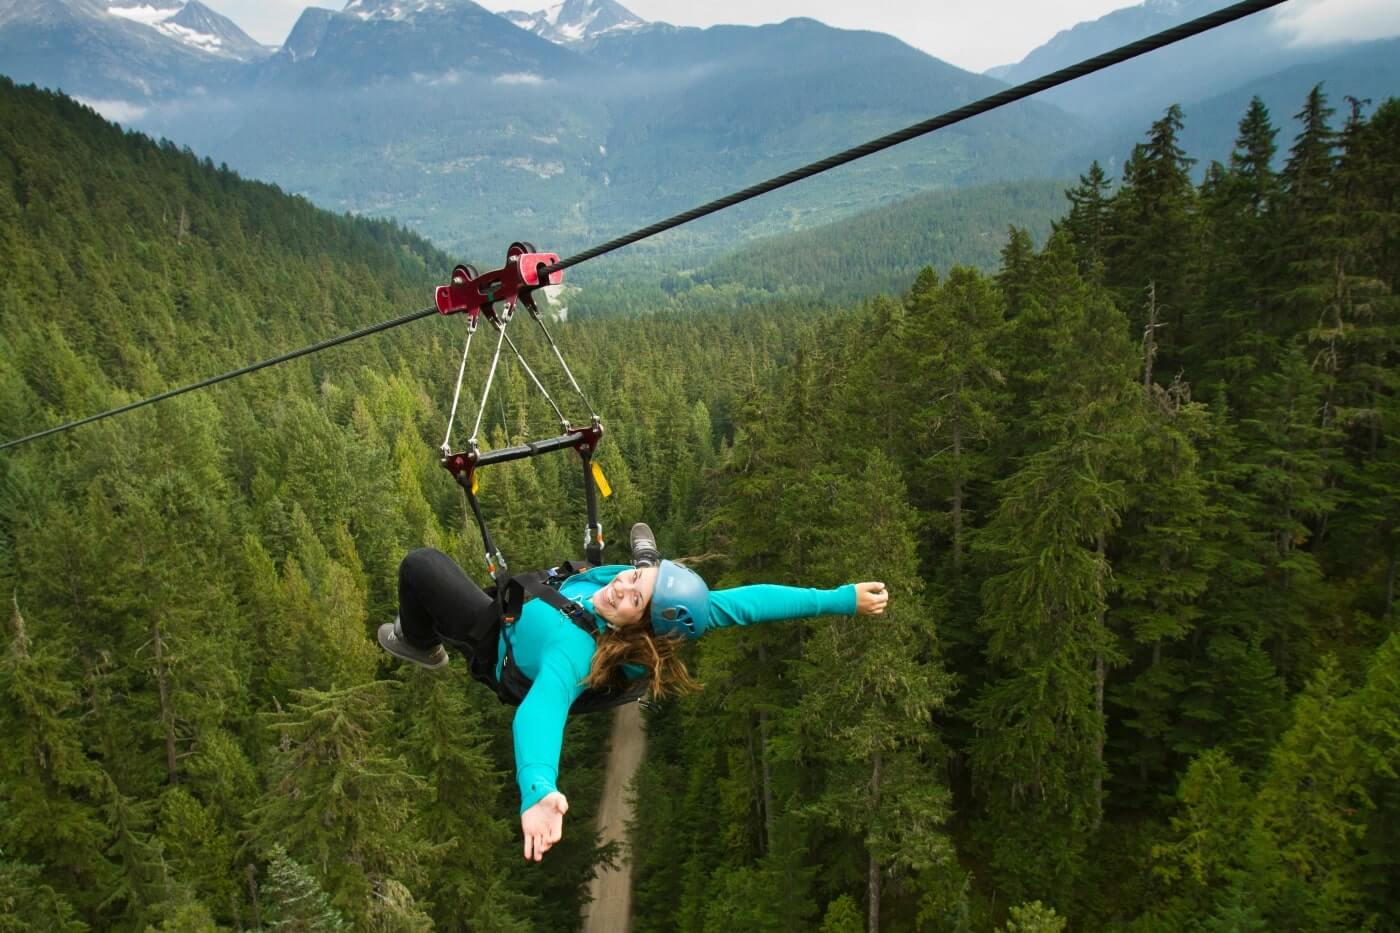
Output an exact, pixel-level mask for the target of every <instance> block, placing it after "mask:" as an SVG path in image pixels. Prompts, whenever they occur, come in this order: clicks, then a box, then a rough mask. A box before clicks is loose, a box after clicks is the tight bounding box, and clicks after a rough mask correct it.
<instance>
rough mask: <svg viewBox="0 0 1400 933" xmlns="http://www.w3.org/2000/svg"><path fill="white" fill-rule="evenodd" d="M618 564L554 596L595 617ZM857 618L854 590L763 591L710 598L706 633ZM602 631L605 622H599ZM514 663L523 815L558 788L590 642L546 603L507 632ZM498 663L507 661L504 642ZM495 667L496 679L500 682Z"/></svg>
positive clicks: (533, 606)
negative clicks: (523, 685) (524, 683)
mask: <svg viewBox="0 0 1400 933" xmlns="http://www.w3.org/2000/svg"><path fill="white" fill-rule="evenodd" d="M630 569H631V568H630V567H627V566H625V565H622V564H613V565H609V566H606V567H596V568H594V569H593V570H590V571H588V572H587V573H581V574H578V575H576V576H573V577H570V578H569V579H568V580H565V581H564V585H563V586H562V587H560V588H559V592H560V593H561V594H563V595H564V596H565V597H567V598H569V599H572V600H574V601H575V602H577V603H579V604H580V605H581V606H583V607H584V608H585V609H587V610H588V611H589V612H592V611H593V604H592V596H593V594H594V593H596V592H597V591H598V590H600V589H602V588H603V587H605V586H607V585H608V584H609V583H611V582H612V579H613V577H615V576H617V575H618V574H619V573H621V572H622V571H624V570H630ZM855 611H856V588H855V586H854V585H852V584H847V585H845V586H842V587H838V588H836V589H834V590H813V589H805V588H803V587H795V586H776V585H773V584H760V585H757V586H737V587H734V588H733V589H728V590H713V591H712V592H711V593H710V626H709V627H710V628H711V629H714V628H728V627H729V626H733V625H754V624H757V623H761V622H780V621H783V620H785V619H801V618H805V617H807V616H819V615H850V614H852V613H854V612H855ZM598 629H599V631H602V629H603V623H602V621H601V620H599V621H598ZM510 643H511V648H512V649H513V651H514V653H515V663H516V664H517V665H518V666H519V667H520V670H521V671H522V672H523V673H524V674H525V676H527V677H529V678H530V679H531V680H532V681H534V686H532V687H531V688H530V692H529V693H527V694H526V695H525V699H524V700H523V701H522V702H521V704H520V708H519V709H517V710H516V713H515V720H514V723H513V724H512V733H513V734H514V739H515V779H516V782H517V783H518V784H519V785H520V812H521V813H524V812H525V811H526V810H528V809H530V807H532V806H534V805H535V804H536V803H537V802H539V800H540V798H542V797H544V796H545V795H546V794H549V793H552V792H553V791H555V790H556V789H557V788H556V787H555V781H557V780H558V777H559V750H560V748H561V747H562V746H563V744H564V723H565V721H566V720H567V719H568V717H569V707H570V706H572V705H573V702H574V700H576V699H578V697H579V695H580V694H581V693H583V691H584V684H583V680H584V678H585V677H587V676H588V671H589V668H590V667H591V666H592V663H593V648H594V640H593V639H592V638H591V637H590V636H589V635H588V633H587V632H584V631H583V630H582V629H580V628H579V627H578V626H576V625H574V624H573V623H572V622H570V621H569V620H568V619H567V618H566V617H565V616H564V614H563V613H561V612H559V611H558V610H557V609H554V608H553V607H551V606H550V605H549V604H548V603H545V602H544V601H543V600H538V599H532V600H530V601H529V602H528V603H526V604H525V608H524V609H523V610H522V611H521V613H520V618H519V619H518V620H516V622H515V624H514V626H513V627H512V628H511V631H510ZM497 657H500V658H504V657H505V635H504V634H503V635H502V636H501V644H500V650H499V653H498V655H497ZM500 673H501V671H500V665H499V662H498V664H497V670H496V675H497V676H498V677H499V676H500Z"/></svg>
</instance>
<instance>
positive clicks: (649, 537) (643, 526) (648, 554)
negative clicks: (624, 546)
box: [632, 522, 661, 567]
mask: <svg viewBox="0 0 1400 933" xmlns="http://www.w3.org/2000/svg"><path fill="white" fill-rule="evenodd" d="M659 563H661V552H660V551H658V550H657V549H656V535H654V534H652V533H651V528H649V527H648V526H647V523H646V522H637V524H635V525H633V526H632V566H633V567H655V566H656V565H657V564H659Z"/></svg>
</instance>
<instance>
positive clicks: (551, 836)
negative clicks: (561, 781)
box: [520, 790, 569, 862]
mask: <svg viewBox="0 0 1400 933" xmlns="http://www.w3.org/2000/svg"><path fill="white" fill-rule="evenodd" d="M568 812H569V801H568V800H566V799H564V795H563V794H561V793H559V791H557V790H556V791H553V792H551V793H548V794H545V795H544V796H543V797H541V798H540V799H539V802H537V803H536V804H535V805H534V806H533V807H531V808H530V809H528V810H526V811H525V812H524V813H522V814H520V831H521V832H523V833H524V834H525V860H526V861H527V862H528V861H530V860H531V859H534V860H535V861H536V862H538V861H539V860H540V859H542V858H544V854H545V853H546V852H548V851H549V847H550V846H552V845H554V844H555V843H556V842H558V841H559V839H560V837H562V836H563V835H564V814H565V813H568Z"/></svg>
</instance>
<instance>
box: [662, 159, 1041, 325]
mask: <svg viewBox="0 0 1400 933" xmlns="http://www.w3.org/2000/svg"><path fill="white" fill-rule="evenodd" d="M1066 187H1067V182H1064V181H1049V180H1047V181H1023V182H1011V183H1002V184H994V185H985V186H981V187H975V188H967V189H964V190H961V191H938V192H933V193H931V194H924V195H919V196H917V197H913V198H909V199H908V200H905V201H900V202H899V203H897V204H891V205H888V206H885V207H881V208H878V209H876V210H872V211H866V212H864V213H861V214H857V215H856V216H854V217H849V218H847V219H845V220H840V221H837V222H835V223H831V224H827V225H825V226H821V227H817V228H815V229H812V230H804V231H802V232H800V233H793V234H787V235H785V236H776V237H770V238H767V239H763V240H759V241H756V242H753V243H750V244H748V245H746V246H744V247H743V248H741V249H739V250H736V251H735V252H733V253H731V254H730V255H728V256H725V257H723V258H722V259H719V260H717V261H715V262H714V263H711V264H710V265H708V266H705V267H703V268H702V269H700V270H698V271H696V272H694V273H691V274H689V275H684V276H680V277H679V278H674V279H672V281H671V283H670V287H671V288H672V289H673V290H683V289H684V288H686V287H689V286H691V285H709V286H712V287H714V288H718V289H723V288H725V287H726V286H738V287H739V288H740V289H742V290H744V291H752V292H755V293H758V294H765V295H769V296H790V297H796V296H805V297H808V298H820V299H826V300H830V301H833V302H838V303H839V302H845V301H849V300H852V299H857V298H863V297H867V296H869V295H873V294H876V293H879V292H884V293H887V294H898V293H900V292H902V291H904V290H905V289H907V288H908V287H909V284H910V283H911V282H912V281H913V280H914V277H915V276H916V275H918V273H919V270H920V269H922V268H923V267H924V266H933V267H934V268H936V269H940V270H947V269H948V268H949V267H951V266H954V265H967V266H976V267H978V268H981V269H984V270H995V269H997V268H998V267H999V266H1000V262H1001V258H1000V257H1001V250H1002V247H1004V246H1005V245H1006V238H1007V228H1008V227H1010V226H1017V227H1024V228H1026V229H1027V230H1029V231H1030V233H1031V236H1032V237H1033V239H1034V240H1035V241H1036V243H1037V244H1043V243H1044V242H1045V238H1046V237H1047V236H1048V235H1049V233H1050V223H1051V221H1053V220H1056V219H1058V218H1060V217H1062V216H1063V215H1064V214H1065V213H1066V212H1067V210H1068V205H1067V202H1066V200H1065V196H1064V191H1065V188H1066Z"/></svg>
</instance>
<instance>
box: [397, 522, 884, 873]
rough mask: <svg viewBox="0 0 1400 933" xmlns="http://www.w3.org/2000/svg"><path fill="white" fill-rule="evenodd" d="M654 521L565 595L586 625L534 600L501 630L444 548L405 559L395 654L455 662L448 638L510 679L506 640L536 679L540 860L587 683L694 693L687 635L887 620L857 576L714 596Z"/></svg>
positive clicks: (536, 849) (523, 793)
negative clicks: (663, 548) (570, 730)
mask: <svg viewBox="0 0 1400 933" xmlns="http://www.w3.org/2000/svg"><path fill="white" fill-rule="evenodd" d="M654 540H655V539H654V538H652V536H651V530H650V529H649V528H647V526H646V525H643V524H638V525H636V526H635V527H634V528H633V529H632V545H633V549H632V552H633V561H634V563H633V565H632V566H626V565H621V564H614V565H611V566H605V567H597V568H594V569H592V570H589V571H587V572H585V573H580V574H576V575H574V576H572V577H569V578H568V579H567V580H565V581H564V583H563V584H562V586H560V588H559V593H560V595H562V596H564V597H566V598H567V599H569V600H571V601H573V602H574V603H576V604H577V605H579V606H581V607H582V609H583V610H584V611H585V612H586V613H587V616H583V617H582V618H585V619H586V620H589V621H590V622H591V624H592V628H593V632H592V633H589V632H585V631H584V630H583V628H582V627H580V626H579V625H577V624H576V623H575V622H574V621H572V620H570V619H569V618H568V617H567V616H566V615H565V613H564V612H561V611H560V610H558V609H555V608H554V607H552V606H550V605H548V604H547V603H546V601H545V600H543V599H534V600H531V601H529V602H527V603H525V605H524V608H523V610H522V611H521V613H520V617H519V619H517V620H516V621H515V622H514V623H513V624H512V625H510V626H508V627H507V626H500V625H498V624H497V623H498V616H497V608H496V604H495V601H494V600H493V599H492V597H491V596H488V595H487V594H486V593H484V592H482V590H481V589H480V588H479V587H478V586H477V585H476V584H475V583H473V582H472V581H471V580H470V579H469V578H468V577H467V575H466V574H465V573H463V572H462V569H461V568H460V567H458V566H457V565H456V564H455V563H453V561H452V559H451V558H449V557H448V556H447V555H445V554H443V553H442V552H440V551H435V550H432V549H431V548H420V549H418V550H416V551H412V552H410V553H409V554H408V556H406V557H405V558H404V559H403V562H402V563H401V564H400V565H399V618H398V619H397V620H395V621H394V622H391V623H385V624H384V625H382V626H380V628H379V644H380V645H381V646H382V647H383V648H384V650H386V651H388V652H389V653H390V654H392V655H394V656H396V657H399V658H402V659H404V660H406V661H412V662H413V663H415V664H418V665H420V666H422V667H427V668H430V669H431V668H440V667H443V666H444V665H446V664H447V663H448V657H447V652H446V650H445V649H444V648H443V644H442V642H443V641H444V640H446V641H448V642H449V643H451V644H453V645H454V646H460V647H461V648H463V649H464V651H466V652H467V653H468V655H469V661H470V663H471V665H472V667H473V668H474V669H477V668H478V667H479V666H482V665H490V666H492V667H494V673H495V676H496V678H500V677H501V673H502V663H503V661H502V659H503V658H504V656H505V652H506V649H507V647H509V649H510V651H511V652H512V655H513V658H514V661H515V664H516V665H517V666H518V667H519V668H520V670H521V671H522V672H523V673H524V674H525V675H526V676H527V677H529V678H530V680H531V681H533V683H532V685H531V686H530V688H529V692H528V693H526V695H525V698H524V699H523V700H522V701H521V703H520V707H519V709H518V711H517V712H516V714H515V720H514V722H513V724H512V733H513V735H514V738H515V765H516V774H515V776H516V782H517V783H518V784H519V786H520V798H521V803H520V828H521V831H522V832H523V833H524V835H525V858H526V859H534V860H535V861H537V862H538V861H539V860H540V859H541V858H543V856H544V853H545V852H547V851H549V849H550V847H551V846H553V845H554V844H555V843H556V842H558V841H559V839H560V836H561V835H562V833H563V825H564V814H565V813H566V812H567V811H568V809H569V802H568V800H567V799H565V797H564V795H563V794H562V793H561V792H560V791H559V789H558V787H556V786H555V780H556V779H557V777H558V774H559V750H560V747H561V746H562V745H563V739H564V723H565V720H566V719H567V718H568V715H569V707H570V706H571V705H572V704H573V702H574V701H575V700H576V699H578V697H579V696H580V695H581V694H582V693H583V692H584V690H585V689H587V688H589V687H597V688H606V687H617V686H622V685H625V684H626V683H627V682H629V681H631V680H634V679H635V678H638V677H646V678H648V679H649V680H650V684H649V686H650V689H651V693H652V695H653V696H657V697H661V696H666V695H667V694H671V693H681V692H688V691H690V690H695V689H697V688H698V685H697V684H696V683H695V682H694V681H693V680H691V678H690V674H689V673H688V672H687V671H686V669H685V665H684V664H682V663H681V661H680V658H679V657H678V655H677V648H678V647H679V645H680V644H681V642H683V641H685V640H686V639H691V638H699V637H700V636H701V635H703V634H704V633H705V632H707V631H710V630H712V629H718V628H728V627H730V626H733V625H752V624H755V623H760V622H778V621H782V620H785V619H800V618H804V617H807V616H816V615H851V614H859V615H880V614H881V613H883V612H884V611H885V604H886V603H887V602H888V600H889V594H888V593H886V592H885V585H884V584H883V583H873V582H872V583H848V584H846V585H845V586H842V587H838V588H837V589H834V590H813V589H804V588H800V587H791V586H773V585H767V584H765V585H759V586H740V587H734V588H733V589H727V590H715V591H713V592H712V591H711V590H710V589H709V587H707V586H706V585H705V582H704V581H703V580H701V579H700V577H699V576H698V575H696V574H695V572H694V571H692V570H689V569H687V568H685V567H682V566H681V565H680V564H677V563H674V562H672V561H669V560H660V555H659V554H657V552H656V549H655V545H654V544H653V543H652V542H653V541H654Z"/></svg>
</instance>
